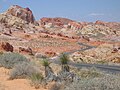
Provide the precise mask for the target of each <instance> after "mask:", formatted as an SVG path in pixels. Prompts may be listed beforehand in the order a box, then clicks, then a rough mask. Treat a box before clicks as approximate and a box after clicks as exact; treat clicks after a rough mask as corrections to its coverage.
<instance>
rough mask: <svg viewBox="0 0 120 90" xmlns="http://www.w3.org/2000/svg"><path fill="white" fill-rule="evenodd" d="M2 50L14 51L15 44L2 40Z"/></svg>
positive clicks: (0, 44)
mask: <svg viewBox="0 0 120 90" xmlns="http://www.w3.org/2000/svg"><path fill="white" fill-rule="evenodd" d="M0 50H3V51H7V52H8V51H10V52H13V46H12V45H11V44H9V43H8V42H0Z"/></svg>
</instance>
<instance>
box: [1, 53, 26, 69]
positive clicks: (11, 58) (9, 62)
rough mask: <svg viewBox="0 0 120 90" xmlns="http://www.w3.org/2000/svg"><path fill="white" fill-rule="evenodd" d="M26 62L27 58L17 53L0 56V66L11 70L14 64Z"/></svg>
mask: <svg viewBox="0 0 120 90" xmlns="http://www.w3.org/2000/svg"><path fill="white" fill-rule="evenodd" d="M22 62H28V60H27V58H26V57H24V56H22V55H20V54H18V53H4V54H2V55H0V66H2V67H5V68H8V69H11V68H13V67H14V66H15V65H16V64H18V63H22Z"/></svg>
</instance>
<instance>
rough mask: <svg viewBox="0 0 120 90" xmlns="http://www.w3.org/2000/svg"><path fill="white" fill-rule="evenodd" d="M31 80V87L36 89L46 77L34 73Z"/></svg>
mask: <svg viewBox="0 0 120 90" xmlns="http://www.w3.org/2000/svg"><path fill="white" fill-rule="evenodd" d="M29 79H30V80H31V85H32V86H34V87H35V88H36V89H37V88H39V87H40V85H41V84H42V82H43V81H44V77H43V75H42V74H41V73H32V74H31V75H30V77H29Z"/></svg>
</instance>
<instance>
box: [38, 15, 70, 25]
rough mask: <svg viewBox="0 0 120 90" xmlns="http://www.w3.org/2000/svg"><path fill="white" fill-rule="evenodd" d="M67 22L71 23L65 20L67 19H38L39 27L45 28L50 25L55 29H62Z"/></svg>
mask: <svg viewBox="0 0 120 90" xmlns="http://www.w3.org/2000/svg"><path fill="white" fill-rule="evenodd" d="M69 22H72V20H70V19H67V18H46V17H44V18H41V19H40V22H39V23H40V25H41V26H45V25H51V26H56V27H63V26H64V25H67V24H68V23H69Z"/></svg>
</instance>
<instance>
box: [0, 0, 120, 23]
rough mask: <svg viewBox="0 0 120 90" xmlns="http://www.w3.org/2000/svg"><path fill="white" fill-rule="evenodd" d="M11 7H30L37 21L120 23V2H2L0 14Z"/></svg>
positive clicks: (88, 0) (60, 0)
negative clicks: (41, 19) (56, 19)
mask: <svg viewBox="0 0 120 90" xmlns="http://www.w3.org/2000/svg"><path fill="white" fill-rule="evenodd" d="M11 5H19V6H21V7H24V8H26V7H29V8H30V9H31V10H32V12H33V14H34V16H35V19H36V20H39V19H40V18H42V17H64V18H69V19H72V20H76V21H89V22H95V21H96V20H102V21H110V22H111V21H112V22H120V0H0V13H2V12H4V11H6V10H7V9H8V8H9V7H10V6H11Z"/></svg>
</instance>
